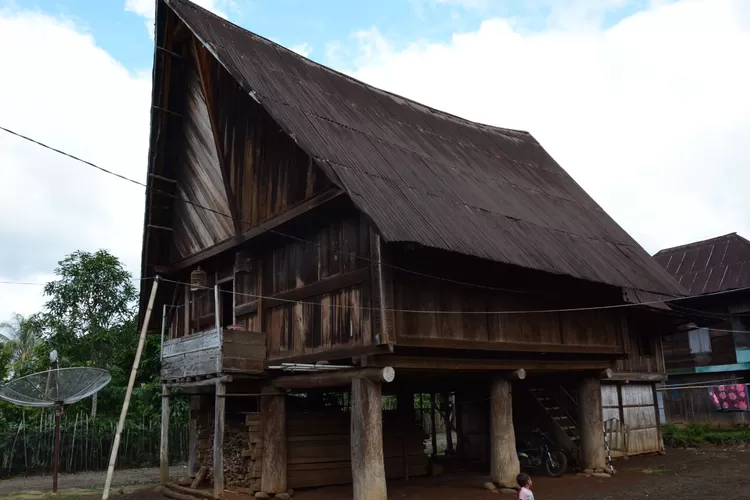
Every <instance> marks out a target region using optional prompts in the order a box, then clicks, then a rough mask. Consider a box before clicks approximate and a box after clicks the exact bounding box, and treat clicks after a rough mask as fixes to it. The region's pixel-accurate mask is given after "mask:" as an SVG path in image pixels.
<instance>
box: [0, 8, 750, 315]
mask: <svg viewBox="0 0 750 500" xmlns="http://www.w3.org/2000/svg"><path fill="white" fill-rule="evenodd" d="M196 3H200V4H202V5H204V6H207V7H209V8H212V9H213V10H214V11H218V12H219V13H220V14H223V15H225V16H226V17H228V18H229V20H231V21H233V22H235V23H236V24H239V25H240V26H242V27H245V28H247V29H250V30H252V31H254V32H256V33H258V34H260V35H262V36H265V37H267V38H271V39H273V40H275V41H277V42H279V43H282V44H283V45H285V46H287V47H289V48H292V49H293V50H296V51H298V52H300V53H304V54H308V55H309V57H311V58H312V59H313V60H316V61H318V62H321V63H324V64H327V65H329V66H332V67H334V68H335V69H337V70H339V71H344V72H346V73H348V74H350V75H352V76H354V77H356V78H358V79H360V80H363V81H365V82H367V83H370V84H372V85H375V86H378V87H381V88H384V89H386V90H389V91H392V92H395V93H397V94H400V95H403V96H406V97H409V98H412V99H415V100H417V101H419V102H422V103H424V104H426V105H428V106H432V107H435V108H438V109H442V110H445V111H447V112H450V113H453V114H456V115H458V116H462V117H464V118H467V119H470V120H475V121H478V122H483V123H488V124H492V125H497V126H501V127H508V128H515V129H522V130H528V131H529V132H531V133H532V134H533V135H534V137H535V138H536V139H538V140H539V141H540V143H541V144H542V145H543V146H544V148H545V149H546V150H547V151H548V152H549V153H550V154H551V155H552V156H553V157H554V158H555V159H556V160H557V162H558V163H559V164H560V165H561V166H562V167H563V168H564V169H565V170H566V171H567V172H568V173H569V174H570V175H571V176H572V177H573V178H574V179H575V180H576V181H577V182H578V183H579V184H580V185H581V186H582V187H583V188H584V189H585V190H586V191H587V192H588V193H589V194H590V195H591V196H592V197H593V198H594V199H595V200H596V201H597V202H598V203H599V204H600V205H601V206H602V207H603V209H604V210H605V211H606V212H607V213H608V214H609V215H611V216H612V217H613V218H614V219H615V221H617V222H618V223H619V224H620V225H621V226H622V227H623V228H624V229H625V230H626V231H627V232H629V233H630V234H631V235H632V236H633V237H634V238H635V239H636V240H637V241H638V242H639V243H641V245H643V246H644V248H646V250H647V251H649V252H652V253H653V252H656V251H657V250H659V249H660V248H665V247H670V246H675V245H680V244H684V243H687V242H691V241H696V240H700V239H705V238H711V237H715V236H718V235H721V234H726V233H730V232H734V231H737V232H739V233H740V234H743V235H744V236H746V237H750V218H748V216H747V214H748V213H750V198H748V197H747V196H746V191H747V185H748V184H749V183H750V169H749V168H747V167H748V164H750V157H749V156H748V149H747V144H748V143H750V99H748V92H747V89H748V88H750V65H746V64H745V65H743V64H738V61H742V60H745V59H747V47H750V1H748V0H379V1H374V0H372V1H365V0H359V1H357V0H348V1H346V0H196ZM153 8H154V2H153V1H152V0H0V47H3V50H0V68H3V69H7V68H10V69H11V70H10V71H5V72H4V73H3V78H0V125H2V126H3V127H7V128H10V129H13V130H16V131H18V132H20V133H23V134H26V135H28V136H30V137H33V138H35V139H37V140H40V141H42V142H46V143H48V144H50V145H51V146H54V147H57V148H60V149H63V150H65V151H67V152H69V153H72V154H75V155H77V156H79V157H81V158H84V159H86V160H89V161H92V162H95V163H97V164H99V165H101V166H102V167H105V168H108V169H110V170H112V171H114V172H117V173H119V174H123V175H126V176H128V177H131V178H134V179H138V180H145V178H146V166H147V159H148V154H147V150H148V136H149V110H150V96H151V64H152V59H153V40H152V38H151V30H152V28H148V29H147V25H148V24H149V23H150V22H152V21H149V18H150V17H153ZM728 179H729V180H728ZM143 207H144V193H143V189H142V188H140V187H139V186H137V185H133V184H130V183H126V182H123V181H121V180H119V179H117V178H114V177H111V176H107V175H105V174H102V173H101V172H97V171H95V170H93V169H91V168H89V167H86V166H85V165H82V164H80V163H77V162H74V161H72V160H70V159H67V158H65V157H62V156H60V155H57V154H55V153H52V152H49V151H45V150H43V149H41V148H39V147H38V146H35V145H32V144H29V143H25V142H23V141H21V140H20V139H17V138H14V137H10V136H8V135H6V134H3V133H0V241H1V242H2V244H0V281H6V280H9V281H25V282H35V283H43V282H46V281H48V280H50V279H51V278H52V276H53V274H52V273H53V271H54V269H55V267H56V265H57V262H58V261H59V260H60V259H62V258H63V257H64V256H65V255H66V254H69V253H71V252H74V251H76V250H85V251H96V250H98V249H101V248H106V249H108V250H110V251H112V252H113V253H114V254H115V255H117V256H118V257H120V259H122V261H123V262H124V263H125V264H126V266H127V268H128V270H130V271H131V273H133V274H134V275H138V274H139V273H140V257H141V238H142V234H143ZM8 214H12V216H8ZM43 300H44V299H43V297H42V295H41V287H39V286H15V285H3V284H0V321H2V320H3V319H5V318H7V317H8V316H9V315H10V313H11V312H13V311H17V312H20V313H24V314H29V313H32V312H35V311H36V310H38V308H39V307H40V305H41V304H42V303H43Z"/></svg>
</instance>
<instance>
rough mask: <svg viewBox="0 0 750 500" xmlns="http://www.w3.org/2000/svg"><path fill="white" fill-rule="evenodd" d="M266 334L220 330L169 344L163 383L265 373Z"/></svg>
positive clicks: (190, 336) (198, 334)
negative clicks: (235, 374)
mask: <svg viewBox="0 0 750 500" xmlns="http://www.w3.org/2000/svg"><path fill="white" fill-rule="evenodd" d="M265 359H266V334H265V333H258V332H250V331H246V330H235V329H228V328H221V329H219V330H216V329H211V330H208V331H205V332H201V333H196V334H193V335H187V336H185V337H180V338H177V339H171V340H166V341H165V342H164V347H163V350H162V359H161V379H162V380H163V381H174V380H179V379H192V378H203V377H208V376H216V375H219V374H231V373H238V374H239V373H244V374H259V373H262V372H263V363H264V361H265Z"/></svg>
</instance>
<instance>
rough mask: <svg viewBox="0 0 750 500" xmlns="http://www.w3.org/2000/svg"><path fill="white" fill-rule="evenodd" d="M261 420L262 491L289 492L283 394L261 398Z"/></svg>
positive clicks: (271, 394)
mask: <svg viewBox="0 0 750 500" xmlns="http://www.w3.org/2000/svg"><path fill="white" fill-rule="evenodd" d="M260 412H261V414H260V418H261V426H262V429H263V461H262V465H261V476H260V490H261V491H262V492H264V493H285V492H286V491H287V489H288V488H287V474H286V471H287V463H286V401H285V399H284V395H283V394H273V393H269V394H267V395H264V396H262V397H261V401H260Z"/></svg>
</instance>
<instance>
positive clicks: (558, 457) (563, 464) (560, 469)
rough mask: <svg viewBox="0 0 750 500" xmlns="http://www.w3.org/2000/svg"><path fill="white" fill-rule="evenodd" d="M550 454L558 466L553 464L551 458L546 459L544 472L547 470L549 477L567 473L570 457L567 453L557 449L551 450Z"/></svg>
mask: <svg viewBox="0 0 750 500" xmlns="http://www.w3.org/2000/svg"><path fill="white" fill-rule="evenodd" d="M550 455H551V456H552V458H553V459H554V460H555V462H557V464H555V465H556V466H553V465H552V464H551V463H550V461H549V460H545V461H544V472H546V473H547V475H548V476H549V477H560V476H562V475H563V474H565V471H566V470H567V469H568V457H566V456H565V453H563V452H562V451H557V450H555V451H551V452H550Z"/></svg>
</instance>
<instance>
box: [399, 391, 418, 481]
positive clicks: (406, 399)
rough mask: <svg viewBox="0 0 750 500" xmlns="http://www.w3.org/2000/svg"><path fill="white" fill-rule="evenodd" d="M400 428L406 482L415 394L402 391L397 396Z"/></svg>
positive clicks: (407, 478) (405, 479) (406, 479)
mask: <svg viewBox="0 0 750 500" xmlns="http://www.w3.org/2000/svg"><path fill="white" fill-rule="evenodd" d="M396 410H397V416H398V426H399V429H400V434H401V458H402V460H403V464H402V465H403V470H404V481H408V480H409V447H408V445H407V442H408V437H409V430H411V428H412V426H411V423H412V422H413V420H414V394H412V392H411V391H407V390H404V389H401V390H399V391H398V393H397V394H396Z"/></svg>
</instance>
